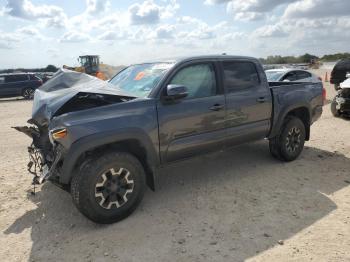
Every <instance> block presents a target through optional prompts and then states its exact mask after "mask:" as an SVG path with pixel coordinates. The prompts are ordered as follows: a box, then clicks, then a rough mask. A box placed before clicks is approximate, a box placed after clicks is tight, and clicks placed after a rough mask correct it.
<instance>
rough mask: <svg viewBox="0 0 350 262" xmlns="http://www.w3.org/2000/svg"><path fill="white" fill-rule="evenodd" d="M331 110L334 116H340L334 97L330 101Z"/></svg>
mask: <svg viewBox="0 0 350 262" xmlns="http://www.w3.org/2000/svg"><path fill="white" fill-rule="evenodd" d="M331 112H332V115H333V116H334V117H339V116H340V111H339V110H338V109H337V101H336V98H334V99H333V101H332V103H331Z"/></svg>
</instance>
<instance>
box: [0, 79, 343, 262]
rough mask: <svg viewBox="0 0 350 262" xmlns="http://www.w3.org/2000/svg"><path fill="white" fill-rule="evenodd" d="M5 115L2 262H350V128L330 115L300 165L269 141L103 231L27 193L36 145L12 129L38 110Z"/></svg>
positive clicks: (59, 195) (167, 179)
mask: <svg viewBox="0 0 350 262" xmlns="http://www.w3.org/2000/svg"><path fill="white" fill-rule="evenodd" d="M321 74H322V75H323V74H324V72H321ZM327 89H328V98H329V99H330V98H331V97H332V96H333V95H334V92H333V90H332V89H331V88H330V87H329V86H328V87H327ZM0 112H1V119H0V126H1V130H0V152H1V162H0V165H1V166H0V170H1V173H0V181H1V183H0V200H1V201H0V231H1V233H0V258H1V261H242V260H249V261H309V260H313V261H350V252H349V250H350V173H349V170H350V121H347V120H343V119H335V118H333V117H332V116H331V114H330V111H329V105H326V106H325V108H324V114H323V116H322V118H321V120H320V121H318V122H317V123H316V124H315V125H314V126H313V127H312V135H311V141H309V142H308V143H307V144H306V148H305V150H304V152H303V154H302V156H301V157H300V158H299V159H298V160H296V161H294V162H292V163H281V162H279V161H277V160H275V159H273V158H272V157H271V156H270V154H269V152H268V143H267V141H261V142H257V143H253V144H247V145H242V146H239V147H237V148H235V149H232V150H230V151H229V152H224V153H218V154H214V155H209V156H205V157H202V158H199V159H196V160H194V161H192V162H184V163H182V164H180V165H178V166H176V167H172V168H168V169H167V170H164V172H163V176H162V177H161V180H160V189H159V190H158V191H157V192H155V193H154V192H152V191H150V190H148V191H147V193H146V196H145V199H144V201H143V202H142V204H141V206H140V208H138V209H137V211H136V212H135V213H134V214H133V215H132V216H131V217H129V218H128V219H126V220H124V221H122V222H120V223H117V224H113V225H104V226H101V225H96V224H94V223H92V222H90V221H89V220H87V219H86V218H85V217H83V216H82V215H81V214H80V213H79V212H78V211H77V210H76V209H75V207H74V206H73V204H72V202H71V199H70V195H69V194H67V193H65V192H63V191H62V190H60V189H58V188H56V187H55V186H53V185H52V184H50V183H46V184H44V185H43V186H42V188H41V189H39V192H38V193H37V195H36V196H31V195H30V194H29V193H28V192H29V191H30V189H31V186H30V181H31V177H30V176H29V175H28V174H27V172H26V164H27V154H26V146H27V145H28V144H29V142H30V140H29V138H27V137H25V136H24V135H22V134H20V133H18V132H16V131H14V130H12V129H11V128H10V127H11V126H14V125H22V124H24V123H25V121H26V120H27V119H28V118H29V116H30V112H31V102H27V101H23V100H11V101H8V100H2V101H0Z"/></svg>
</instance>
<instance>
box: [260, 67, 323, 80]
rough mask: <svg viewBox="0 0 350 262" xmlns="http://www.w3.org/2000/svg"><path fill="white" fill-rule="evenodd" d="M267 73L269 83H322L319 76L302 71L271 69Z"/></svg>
mask: <svg viewBox="0 0 350 262" xmlns="http://www.w3.org/2000/svg"><path fill="white" fill-rule="evenodd" d="M265 73H266V77H267V81H269V82H279V81H286V82H313V83H315V82H322V79H321V78H320V77H319V76H317V75H315V74H313V73H310V72H309V71H306V70H301V69H290V68H282V69H269V70H266V71H265Z"/></svg>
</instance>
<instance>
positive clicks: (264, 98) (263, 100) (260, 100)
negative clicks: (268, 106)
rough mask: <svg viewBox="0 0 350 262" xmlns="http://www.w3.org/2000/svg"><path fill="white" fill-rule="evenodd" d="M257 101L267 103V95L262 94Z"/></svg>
mask: <svg viewBox="0 0 350 262" xmlns="http://www.w3.org/2000/svg"><path fill="white" fill-rule="evenodd" d="M256 101H257V102H259V103H265V102H266V97H264V96H262V97H259V98H257V99H256Z"/></svg>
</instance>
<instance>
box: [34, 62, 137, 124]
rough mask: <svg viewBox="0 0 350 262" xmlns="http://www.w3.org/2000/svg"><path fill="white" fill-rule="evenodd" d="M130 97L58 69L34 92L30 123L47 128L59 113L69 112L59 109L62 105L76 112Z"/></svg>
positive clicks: (95, 81) (91, 77) (77, 73)
mask: <svg viewBox="0 0 350 262" xmlns="http://www.w3.org/2000/svg"><path fill="white" fill-rule="evenodd" d="M133 98H135V97H134V96H132V95H130V94H129V93H127V92H125V91H123V90H121V89H119V88H117V87H116V86H114V85H112V84H110V83H109V82H106V81H103V80H100V79H98V78H96V77H93V76H90V75H87V74H84V73H79V72H75V71H71V70H66V69H60V70H59V71H58V72H57V73H56V74H55V75H54V76H53V77H52V78H51V79H50V80H49V81H47V82H46V83H45V84H44V85H42V86H41V87H40V88H38V89H37V90H36V91H35V94H34V101H33V109H32V121H31V122H33V123H35V124H37V125H40V126H43V125H48V123H49V121H50V119H51V118H52V117H53V116H55V115H56V114H57V113H58V112H59V111H60V113H67V112H69V108H64V109H63V107H64V106H66V107H70V108H71V109H72V110H71V111H78V110H84V109H87V108H92V107H94V106H102V105H108V104H111V103H117V102H123V101H127V100H130V99H133ZM87 101H88V102H89V104H88V105H87V104H86V102H87ZM94 101H96V105H94ZM68 104H69V105H68Z"/></svg>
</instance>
